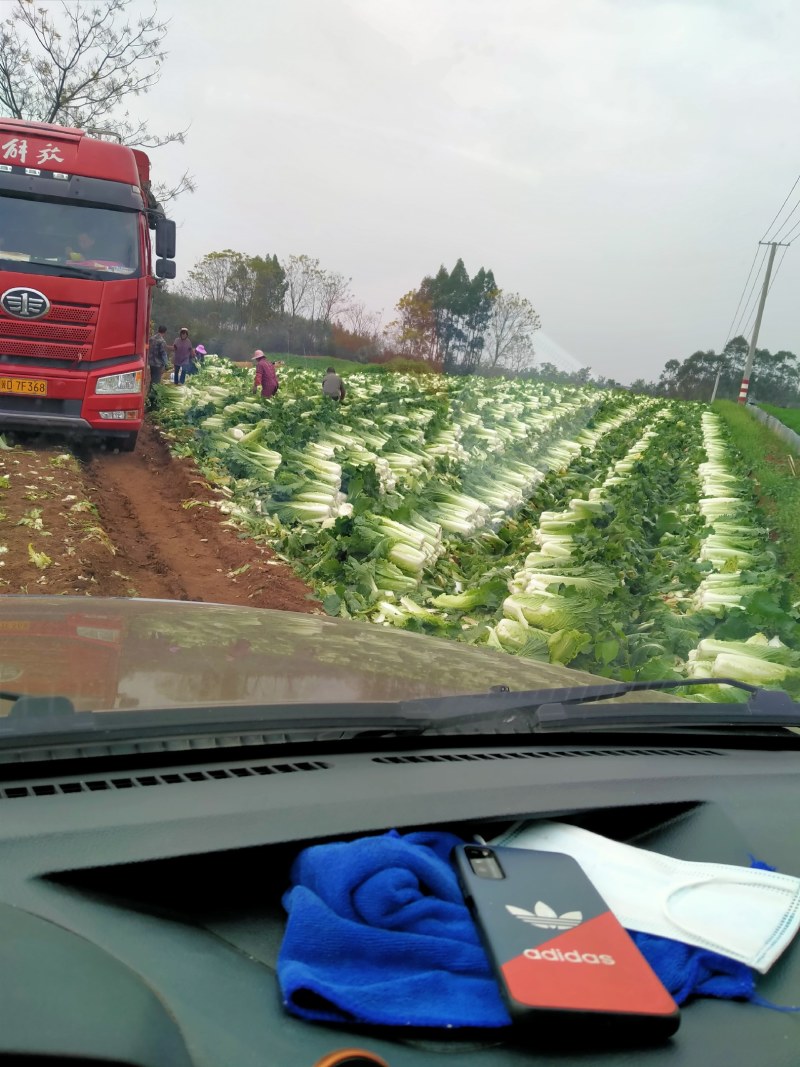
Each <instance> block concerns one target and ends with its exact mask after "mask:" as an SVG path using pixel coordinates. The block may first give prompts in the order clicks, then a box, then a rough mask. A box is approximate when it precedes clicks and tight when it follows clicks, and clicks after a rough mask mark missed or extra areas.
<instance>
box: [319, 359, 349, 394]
mask: <svg viewBox="0 0 800 1067" xmlns="http://www.w3.org/2000/svg"><path fill="white" fill-rule="evenodd" d="M322 392H323V395H324V396H329V397H330V398H331V400H344V395H345V388H344V382H343V381H342V379H341V378H340V377H339V375H338V374H337V373H336V371H335V370H334V368H333V367H328V369H327V370H326V371H325V377H324V378H323V379H322Z"/></svg>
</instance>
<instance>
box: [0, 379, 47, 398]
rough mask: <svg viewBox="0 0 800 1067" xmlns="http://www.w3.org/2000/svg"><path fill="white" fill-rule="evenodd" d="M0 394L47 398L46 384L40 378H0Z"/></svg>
mask: <svg viewBox="0 0 800 1067" xmlns="http://www.w3.org/2000/svg"><path fill="white" fill-rule="evenodd" d="M0 393H26V394H28V395H32V396H47V382H46V381H43V380H42V379H40V378H0Z"/></svg>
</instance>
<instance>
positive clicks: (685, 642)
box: [157, 357, 800, 699]
mask: <svg viewBox="0 0 800 1067" xmlns="http://www.w3.org/2000/svg"><path fill="white" fill-rule="evenodd" d="M346 382H347V390H348V392H347V398H346V400H345V401H344V403H342V404H336V403H335V402H333V401H330V400H328V399H326V398H324V397H323V396H322V394H321V377H320V375H319V374H315V373H313V372H311V371H308V370H298V369H293V368H283V370H282V372H281V387H280V391H279V392H278V394H277V395H276V396H275V397H273V398H271V399H270V400H261V399H260V398H256V397H254V396H253V395H252V393H251V387H252V371H251V370H248V369H240V368H237V367H235V366H233V365H232V364H230V363H228V362H226V361H223V360H220V359H216V358H215V357H209V358H207V359H206V361H205V364H204V367H203V369H202V370H201V372H200V373H199V374H197V375H196V376H194V377H192V378H190V379H189V380H187V384H186V386H185V387H183V388H176V387H173V386H163V387H160V389H159V407H158V413H157V418H158V420H159V422H160V424H161V426H162V429H163V430H164V432H165V433H166V435H167V437H168V439H169V440H170V443H171V447H172V449H173V451H174V452H175V453H176V454H177V455H184V456H189V455H190V456H192V457H193V458H194V460H195V461H196V463H197V464H198V466H199V467H200V469H201V470H202V471H203V473H204V474H205V475H206V477H207V478H208V479H209V481H210V482H211V483H212V484H213V485H214V486H215V487H216V488H217V489H218V492H219V495H220V501H219V507H220V509H221V511H222V512H223V513H224V515H225V518H224V521H226V522H228V523H231V524H233V525H235V526H236V527H238V528H239V529H240V530H241V531H242V533H244V534H246V535H247V536H250V537H253V538H256V539H259V540H263V541H266V542H268V543H269V544H270V545H271V546H272V547H273V549H274V550H275V551H276V553H277V554H278V555H279V556H281V557H282V558H284V559H286V560H288V561H289V562H290V563H291V564H292V566H293V567H294V569H295V570H296V571H297V572H298V573H299V574H300V575H301V576H302V577H303V578H304V579H305V580H306V582H307V583H308V584H309V586H310V587H311V588H312V589H313V590H314V591H315V593H316V594H317V595H318V597H319V599H320V601H321V602H322V604H323V607H324V609H325V611H326V612H327V613H328V614H330V615H338V616H343V617H349V618H356V619H362V620H368V621H370V622H372V623H375V624H378V625H386V626H398V627H402V628H405V629H408V630H413V631H417V632H424V633H429V634H433V635H438V636H441V637H448V638H452V639H456V640H460V641H466V642H472V643H476V644H481V645H487V646H489V647H493V648H497V649H501V650H504V651H506V652H510V653H512V654H514V655H519V656H527V657H532V658H534V659H541V660H547V661H550V662H553V663H561V664H568V665H570V666H572V667H576V668H580V669H583V670H590V671H592V672H594V673H598V674H604V675H607V676H609V677H613V678H616V679H620V680H632V679H640V680H652V679H655V678H661V677H663V678H685V679H686V680H687V683H689V684H690V683H691V680H692V679H693V678H700V677H703V678H706V677H715V678H722V677H725V678H734V679H739V680H742V681H748V682H751V683H754V684H765V685H777V686H781V687H784V688H787V689H789V690H790V691H793V692H798V691H800V652H798V649H800V623H799V622H798V611H797V607H798V605H793V604H792V603H791V593H790V587H789V584H788V582H787V581H786V580H785V579H784V578H783V577H782V576H781V574H780V573H779V569H778V567H777V564H776V556H775V551H774V548H773V543H772V542H771V540H770V532H769V530H768V529H767V527H766V523H765V520H764V517H763V515H762V514H761V513H760V511H759V510H758V507H757V504H756V500H755V497H754V495H753V488H752V485H751V483H750V481H749V480H748V478H747V475H746V472H745V471H743V470H742V467H741V460H740V457H739V456H738V454H737V452H736V449H735V447H734V446H733V444H732V442H731V441H730V440H729V439H728V437H727V435H726V430H725V428H724V425H723V424H722V422H721V421H720V419H719V417H718V416H717V415H716V414H714V413H712V412H711V411H710V410H709V409H708V408H707V407H705V406H704V405H699V404H692V403H683V402H675V401H665V400H657V399H653V398H649V397H637V396H632V395H630V394H627V393H623V392H600V391H597V390H595V389H590V388H585V389H580V388H574V387H567V386H560V385H559V386H557V385H551V384H547V383H541V382H522V381H518V380H506V379H499V378H498V379H486V378H478V377H445V376H441V375H427V374H426V375H399V374H391V373H372V372H364V373H353V374H350V375H349V376H348V377H347V379H346ZM185 506H187V507H192V506H201V504H200V502H195V501H187V502H186V504H185ZM697 695H698V696H704V697H705V698H707V699H731V698H732V697H734V696H735V694H734V693H733V692H732V691H731V690H730V689H729V688H728V687H724V688H719V689H713V688H712V689H709V688H705V689H703V690H702V691H698V694H697Z"/></svg>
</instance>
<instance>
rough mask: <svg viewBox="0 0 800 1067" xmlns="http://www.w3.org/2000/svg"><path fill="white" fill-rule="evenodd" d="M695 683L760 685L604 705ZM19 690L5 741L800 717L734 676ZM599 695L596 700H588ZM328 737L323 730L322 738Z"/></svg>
mask: <svg viewBox="0 0 800 1067" xmlns="http://www.w3.org/2000/svg"><path fill="white" fill-rule="evenodd" d="M687 685H692V686H694V685H701V686H702V685H730V686H733V687H735V688H737V689H741V690H744V691H745V692H748V693H749V694H750V697H749V699H748V700H747V702H746V703H737V704H711V703H698V702H689V701H686V702H684V701H676V702H674V703H666V702H649V703H646V702H644V701H643V702H641V703H639V702H636V703H634V702H631V703H614V704H613V705H600V706H598V705H597V702H599V701H604V700H613V699H614V698H615V697H620V696H624V695H625V694H626V693H633V692H641V691H653V690H656V691H657V690H659V689H676V688H681V687H685V686H687ZM0 699H4V700H13V701H14V705H13V707H12V709H11V711H10V713H9V714H8V715H7V716H6V717H5V718H3V717H0V745H2V746H3V747H7V746H8V745H14V744H19V742H20V741H22V740H25V739H30V740H32V741H33V740H36V741H38V742H39V743H41V742H42V741H44V740H45V739H46V740H47V742H48V743H58V742H59V741H60V740H62V739H63V740H64V741H65V742H69V743H73V742H74V741H75V740H76V735H78V734H80V733H85V734H86V739H87V741H101V740H103V741H117V740H123V739H124V740H136V741H144V740H147V739H152V738H160V739H165V738H181V737H196V736H199V735H202V736H211V735H216V734H233V733H236V734H240V735H242V736H244V735H247V734H253V735H264V734H270V735H272V734H286V735H291V737H292V738H293V739H295V738H298V737H299V735H301V734H305V733H307V732H309V731H313V732H314V733H316V734H324V735H326V736H328V737H330V740H336V738H337V737H340V736H341V735H343V734H347V735H349V736H351V737H352V736H364V735H385V736H386V735H388V736H408V735H411V736H413V735H416V736H419V735H422V734H428V733H430V734H437V733H443V734H444V733H447V732H448V731H449V730H458V729H461V728H467V729H468V730H470V731H473V730H474V732H480V730H481V729H482V728H486V729H490V730H491V731H492V732H511V733H521V734H535V733H557V732H569V731H580V730H594V731H597V730H601V731H602V730H611V729H613V730H626V729H637V730H638V729H647V728H654V729H658V730H668V729H671V728H675V729H684V728H703V727H707V728H713V727H737V726H739V727H741V726H750V727H759V728H762V727H763V728H772V727H790V726H791V727H798V726H800V704H798V703H796V702H795V701H793V700H792V699H791V697H790V696H789V695H788V694H786V693H784V692H782V691H779V690H767V689H759V688H757V687H756V686H752V685H748V684H747V683H745V682H737V681H735V680H732V679H725V678H695V679H692V680H691V681H690V682H687V681H685V680H678V681H661V682H610V683H607V684H600V685H592V686H573V687H570V688H569V689H532V690H521V691H516V692H515V691H511V690H509V689H508V688H507V687H505V686H495V687H494V688H493V689H492V690H490V691H489V692H486V693H467V694H463V695H455V696H443V697H423V698H420V699H415V700H406V701H359V702H355V703H354V702H349V703H346V702H345V703H337V704H319V703H310V704H278V705H275V704H267V705H264V704H260V705H240V704H235V705H225V706H219V705H217V706H210V707H183V708H165V709H161V710H157V709H153V710H151V709H143V710H141V711H138V710H137V711H100V712H92V711H85V712H76V711H75V708H74V706H73V705H72V703H71V702H70V701H69V700H67V699H66V698H64V697H57V696H54V697H36V696H28V695H25V694H21V693H7V692H0ZM587 705H589V706H587ZM320 739H322V738H320Z"/></svg>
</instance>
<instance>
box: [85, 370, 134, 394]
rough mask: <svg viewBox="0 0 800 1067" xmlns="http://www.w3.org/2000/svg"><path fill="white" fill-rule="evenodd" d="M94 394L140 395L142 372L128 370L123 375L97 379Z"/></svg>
mask: <svg viewBox="0 0 800 1067" xmlns="http://www.w3.org/2000/svg"><path fill="white" fill-rule="evenodd" d="M94 391H95V393H141V391H142V372H141V371H140V370H129V371H126V372H125V373H124V374H107V375H106V376H105V377H104V378H98V379H97V384H96V385H95V390H94Z"/></svg>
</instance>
